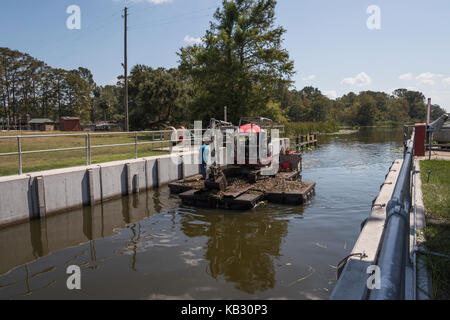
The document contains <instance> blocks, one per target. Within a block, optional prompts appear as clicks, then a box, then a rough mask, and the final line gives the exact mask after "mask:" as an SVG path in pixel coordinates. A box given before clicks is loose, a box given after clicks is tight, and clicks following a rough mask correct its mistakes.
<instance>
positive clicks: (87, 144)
mask: <svg viewBox="0 0 450 320" xmlns="http://www.w3.org/2000/svg"><path fill="white" fill-rule="evenodd" d="M273 129H278V130H279V131H280V134H283V133H284V132H285V129H284V126H283V125H277V126H274V127H273ZM185 130H186V131H185ZM195 130H196V129H176V132H177V133H178V134H179V135H178V136H177V137H176V139H174V136H173V135H172V134H173V133H174V130H159V131H134V132H89V133H68V134H29V135H18V136H0V141H1V140H6V139H12V140H16V142H15V143H16V146H17V151H14V152H6V153H0V157H2V156H18V163H17V167H18V170H17V171H18V174H19V175H21V174H22V173H23V156H24V155H27V154H37V153H48V152H61V151H80V150H84V151H85V155H86V165H91V164H92V150H94V149H101V148H114V147H126V146H134V157H135V159H137V158H138V146H140V145H151V144H160V145H161V146H165V147H169V151H170V152H171V151H172V146H173V145H174V144H175V143H176V142H179V141H180V140H179V139H178V138H179V137H180V136H181V135H182V136H183V139H187V140H188V141H190V142H191V144H192V143H193V142H195V141H194V139H195V138H194V137H193V136H192V134H194V133H195ZM201 130H202V134H203V133H204V132H205V131H206V130H207V129H201ZM183 132H184V133H183ZM114 135H129V136H132V137H134V141H133V142H129V143H115V144H102V145H94V144H92V138H93V137H98V136H114ZM140 135H146V136H151V141H146V142H139V136H140ZM54 137H84V146H80V147H69V148H56V149H42V150H26V151H25V150H23V141H24V140H27V139H33V138H54ZM169 137H170V138H169ZM197 143H198V141H197ZM165 144H168V145H165ZM200 144H201V142H200Z"/></svg>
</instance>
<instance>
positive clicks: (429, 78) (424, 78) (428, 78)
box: [416, 72, 439, 86]
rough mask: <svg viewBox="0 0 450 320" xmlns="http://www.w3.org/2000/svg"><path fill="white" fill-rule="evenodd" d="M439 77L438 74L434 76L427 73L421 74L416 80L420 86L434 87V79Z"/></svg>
mask: <svg viewBox="0 0 450 320" xmlns="http://www.w3.org/2000/svg"><path fill="white" fill-rule="evenodd" d="M438 77H439V75H437V74H434V73H431V72H425V73H422V74H419V75H418V76H417V77H416V80H418V81H419V84H426V85H430V86H433V85H434V84H435V81H434V79H435V78H438Z"/></svg>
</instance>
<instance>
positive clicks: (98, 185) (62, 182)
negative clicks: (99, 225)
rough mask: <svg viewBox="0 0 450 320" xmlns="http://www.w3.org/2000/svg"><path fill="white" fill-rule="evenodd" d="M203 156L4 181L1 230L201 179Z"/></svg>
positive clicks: (36, 174)
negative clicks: (199, 159) (197, 159)
mask: <svg viewBox="0 0 450 320" xmlns="http://www.w3.org/2000/svg"><path fill="white" fill-rule="evenodd" d="M198 156H199V153H198V152H188V153H185V154H173V155H164V156H158V157H149V158H142V159H137V160H126V161H115V162H109V163H103V164H99V165H92V166H84V167H73V168H67V169H56V170H49V171H42V172H34V173H31V174H25V175H20V176H10V177H0V226H5V225H9V224H14V223H19V222H23V221H27V220H29V219H33V218H39V217H44V216H46V215H51V214H56V213H59V212H63V211H67V210H71V209H76V208H81V207H83V206H88V205H91V204H95V203H99V202H104V201H107V200H110V199H114V198H118V197H121V196H124V195H128V194H132V193H138V192H140V191H143V190H148V189H152V188H156V187H158V186H161V185H164V184H167V183H170V182H172V181H175V180H178V179H182V178H183V177H189V176H193V175H196V174H198V173H199V172H200V169H199V166H198V165H195V164H193V163H194V161H193V160H194V159H195V157H198Z"/></svg>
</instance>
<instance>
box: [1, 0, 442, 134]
mask: <svg viewBox="0 0 450 320" xmlns="http://www.w3.org/2000/svg"><path fill="white" fill-rule="evenodd" d="M276 3H277V1H275V0H223V1H222V5H221V6H220V7H219V8H217V10H216V12H215V13H214V16H213V19H212V21H211V22H210V27H209V29H208V30H207V31H206V33H205V35H204V37H203V38H202V42H201V43H199V44H195V45H191V46H187V47H184V48H181V49H180V50H179V52H178V53H177V54H178V56H179V66H178V67H177V68H172V69H166V68H156V69H155V68H151V67H149V66H145V65H140V64H139V65H136V66H134V67H133V68H132V70H131V72H130V76H129V110H130V111H129V112H130V128H131V129H132V130H141V129H158V128H164V127H166V126H168V125H185V126H186V125H190V124H192V122H193V121H194V120H204V121H208V120H209V119H210V118H212V117H214V118H218V119H221V118H223V108H224V106H227V110H228V118H229V120H230V121H232V122H234V123H237V121H238V120H239V118H240V117H243V116H264V117H269V118H272V119H273V120H275V121H277V122H279V123H286V122H326V121H334V122H336V123H339V124H345V125H375V124H379V123H387V122H390V123H405V122H415V121H424V119H425V117H426V105H425V96H424V95H423V94H422V93H421V92H416V91H410V90H407V89H398V90H395V91H394V92H393V93H392V94H387V93H384V92H373V91H364V92H360V93H353V92H351V93H348V94H346V95H344V96H343V97H341V98H337V99H335V100H332V99H329V98H328V97H326V96H325V95H324V94H322V92H321V91H320V90H319V89H318V88H313V87H305V88H303V89H302V90H297V89H295V88H293V86H292V85H293V82H292V76H293V75H294V62H293V61H292V60H290V58H289V53H288V52H287V50H286V49H284V48H283V46H282V45H283V35H284V34H285V32H286V30H285V29H284V28H283V27H281V26H278V25H276V20H275V7H276ZM123 83H124V81H123V76H119V77H118V81H117V84H116V85H106V86H99V85H97V84H96V83H95V82H94V80H93V75H92V73H91V72H90V71H89V70H88V69H86V68H81V67H80V68H78V69H76V70H63V69H55V68H52V67H50V66H48V65H47V64H45V63H44V62H42V61H39V60H37V59H35V58H33V57H31V56H30V55H28V54H25V53H21V52H19V51H15V50H11V49H8V48H0V118H3V119H7V121H8V122H9V123H15V122H17V121H19V120H20V119H24V118H27V117H30V118H36V117H40V118H42V117H44V118H50V119H52V120H56V119H58V118H59V117H61V116H78V117H80V118H81V119H82V122H83V123H95V122H96V121H100V120H102V121H109V122H115V123H120V124H123V122H124V119H125V117H124V107H123ZM432 110H433V111H432V113H433V117H434V118H436V117H438V116H440V114H442V113H443V112H444V110H443V109H442V108H440V107H439V106H437V105H433V109H432Z"/></svg>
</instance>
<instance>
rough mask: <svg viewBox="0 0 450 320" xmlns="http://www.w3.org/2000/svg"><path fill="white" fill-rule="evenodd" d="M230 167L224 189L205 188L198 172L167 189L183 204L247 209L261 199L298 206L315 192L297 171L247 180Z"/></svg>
mask: <svg viewBox="0 0 450 320" xmlns="http://www.w3.org/2000/svg"><path fill="white" fill-rule="evenodd" d="M230 170H233V169H229V171H228V174H227V175H226V176H227V182H228V187H227V188H226V189H225V191H218V190H207V189H205V188H204V180H203V179H202V176H201V175H196V176H193V177H190V178H187V179H183V180H179V181H176V182H174V183H171V184H169V188H170V191H171V192H172V193H173V194H178V195H179V197H180V198H181V200H182V201H183V203H184V204H187V205H191V206H195V207H203V208H220V209H229V210H247V209H251V208H253V207H255V206H256V205H257V204H258V203H260V202H262V201H269V202H273V203H279V204H290V205H301V204H303V203H305V202H306V201H308V200H309V199H310V198H311V197H312V196H313V195H314V192H315V186H316V183H315V182H302V181H299V180H300V177H301V176H300V171H290V172H279V173H278V174H277V175H275V176H270V177H261V178H260V179H259V180H257V181H256V182H255V183H250V182H248V180H247V179H246V178H245V177H243V176H234V175H233V174H232V172H231V174H230Z"/></svg>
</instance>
